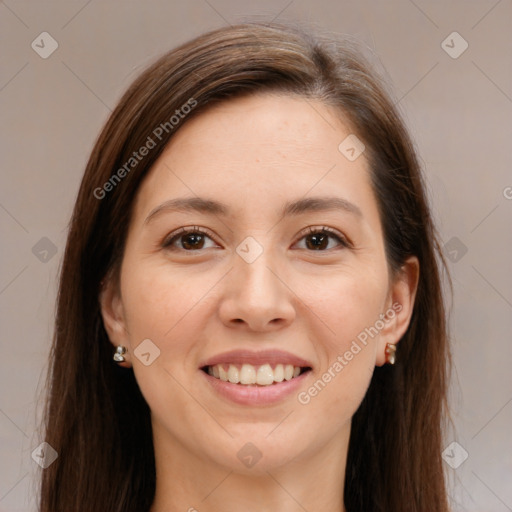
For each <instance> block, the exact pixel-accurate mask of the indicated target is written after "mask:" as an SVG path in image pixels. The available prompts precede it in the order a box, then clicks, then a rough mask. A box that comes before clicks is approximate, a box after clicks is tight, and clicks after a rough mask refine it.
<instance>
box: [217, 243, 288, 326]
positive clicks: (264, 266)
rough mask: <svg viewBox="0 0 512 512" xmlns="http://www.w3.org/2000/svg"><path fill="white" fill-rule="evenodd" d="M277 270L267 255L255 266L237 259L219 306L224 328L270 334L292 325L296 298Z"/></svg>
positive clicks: (260, 258) (264, 254) (255, 262)
mask: <svg viewBox="0 0 512 512" xmlns="http://www.w3.org/2000/svg"><path fill="white" fill-rule="evenodd" d="M272 263H274V264H272ZM275 267H276V265H275V261H272V258H271V257H270V254H268V253H267V251H264V252H263V254H261V255H260V256H259V257H258V259H257V260H256V261H254V262H252V263H247V262H246V261H245V260H243V259H242V258H240V257H239V256H238V255H235V263H234V268H233V270H232V271H231V272H229V274H228V275H227V276H226V277H227V281H226V282H225V290H224V292H225V293H224V297H223V300H222V302H221V304H220V306H219V315H220V318H221V320H222V322H223V323H224V324H225V325H227V326H228V327H230V328H238V329H240V330H244V329H245V330H249V331H260V332H271V331H275V330H278V329H282V328H283V327H285V326H287V325H290V324H291V323H292V322H293V320H294V318H295V315H296V311H295V307H294V304H293V302H294V297H295V295H294V293H293V291H292V290H291V289H290V288H289V287H288V286H287V284H286V280H285V276H284V275H280V274H282V272H281V273H280V272H279V271H278V270H276V268H275Z"/></svg>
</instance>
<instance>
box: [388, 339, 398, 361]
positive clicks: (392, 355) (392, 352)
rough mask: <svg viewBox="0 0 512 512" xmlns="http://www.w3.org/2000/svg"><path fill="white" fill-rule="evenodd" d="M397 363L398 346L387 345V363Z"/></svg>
mask: <svg viewBox="0 0 512 512" xmlns="http://www.w3.org/2000/svg"><path fill="white" fill-rule="evenodd" d="M395 362H396V345H394V344H393V343H386V363H388V364H395Z"/></svg>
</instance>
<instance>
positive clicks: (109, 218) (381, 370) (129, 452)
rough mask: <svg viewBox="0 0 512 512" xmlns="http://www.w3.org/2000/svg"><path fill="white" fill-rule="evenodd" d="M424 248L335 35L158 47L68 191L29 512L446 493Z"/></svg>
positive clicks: (428, 232)
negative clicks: (42, 456) (41, 466)
mask: <svg viewBox="0 0 512 512" xmlns="http://www.w3.org/2000/svg"><path fill="white" fill-rule="evenodd" d="M436 256H439V258H440V263H441V264H443V259H442V256H441V255H440V251H439V245H438V242H437V238H436V234H435V230H434V227H433V224H432V219H431V215H430V213H429V208H428V205H427V202H426V199H425V192H424V186H423V184H422V178H421V173H420V169H419V165H418V161H417V158H416V156H415V152H414V150H413V146H412V144H411V141H410V139H409V137H408V135H407V132H406V130H405V128H404V125H403V123H402V121H401V120H400V117H399V115H398V114H397V112H396V109H395V108H394V105H393V103H392V101H391V100H390V98H389V97H388V96H387V94H386V93H385V92H384V90H383V88H382V86H381V85H380V83H379V80H378V79H377V78H376V76H375V75H374V74H373V72H372V71H371V70H370V69H369V67H368V65H367V64H366V63H365V62H364V60H363V59H362V57H361V56H360V55H359V54H358V53H357V52H356V51H354V50H353V49H351V48H350V46H349V45H348V44H346V43H336V44H333V42H327V43H323V42H321V41H319V40H315V39H314V38H312V37H311V36H309V35H307V34H304V33H302V32H301V31H298V30H296V29H293V28H290V27H287V26H282V25H276V24H267V25H264V24H244V25H239V26H234V27H228V28H223V29H220V30H217V31H214V32H211V33H209V34H206V35H203V36H201V37H199V38H197V39H195V40H193V41H191V42H189V43H187V44H185V45H183V46H181V47H179V48H177V49H175V50H173V51H171V52H169V53H168V54H166V55H164V56H163V57H162V58H160V59H159V60H158V61H157V62H156V63H155V64H153V65H152V66H151V67H150V68H149V69H147V70H146V71H145V72H144V73H143V74H142V75H141V76H140V77H139V78H138V79H137V80H136V81H135V82H134V83H133V85H132V86H131V87H130V88H129V90H128V91H127V92H126V93H125V95H124V96H123V98H122V99H121V101H120V103H119V105H118V106H117V108H116V109H115V111H114V112H113V114H112V115H111V117H110V119H109V121H108V122H107V124H106V126H105V128H104V129H103V131H102V133H101V135H100V137H99V139H98V141H97V143H96V145H95V148H94V150H93V152H92V155H91V157H90V160H89V163H88V165H87V168H86V171H85V175H84V178H83V181H82V185H81V188H80V191H79V195H78V198H77V202H76V207H75V211H74V214H73V218H72V222H71V226H70V232H69V238H68V243H67V248H66V253H65V257H64V263H63V268H62V275H61V284H60V293H59V299H58V314H57V320H56V331H55V339H54V345H53V349H52V354H51V368H52V371H51V373H50V375H49V377H48V379H49V382H48V386H49V390H50V392H49V397H48V404H47V410H46V418H45V419H46V421H45V440H46V441H47V442H48V443H49V444H50V445H51V446H52V447H53V448H54V449H55V450H56V451H57V452H58V458H57V460H56V461H55V462H54V463H53V464H52V465H50V466H49V467H48V468H47V469H45V470H44V473H43V476H42V489H41V500H40V510H41V511H42V512H50V511H51V512H56V511H61V510H73V511H76V512H78V511H87V512H90V511H91V510H101V511H102V512H107V511H108V512H110V511H119V512H121V511H137V512H139V511H148V510H149V511H151V512H162V511H167V512H171V511H175V510H176V511H178V510H190V511H193V510H198V511H201V512H204V511H213V510H240V509H243V510H248V511H256V510H258V511H259V510H279V511H291V510H293V511H295V510H307V511H309V512H313V511H315V510H322V511H333V512H334V511H337V512H338V511H346V512H355V511H372V512H375V511H388V512H389V511H392V512H398V511H404V512H405V511H408V512H411V511H433V510H435V511H436V512H442V511H446V510H448V505H447V495H446V490H445V484H444V477H443V467H442V461H441V450H442V445H441V443H442V436H441V426H442V420H443V418H444V413H445V397H446V385H447V379H446V373H447V363H448V361H449V351H448V346H447V334H446V320H445V310H444V306H443V300H442V292H441V287H440V274H439V264H438V263H437V260H436Z"/></svg>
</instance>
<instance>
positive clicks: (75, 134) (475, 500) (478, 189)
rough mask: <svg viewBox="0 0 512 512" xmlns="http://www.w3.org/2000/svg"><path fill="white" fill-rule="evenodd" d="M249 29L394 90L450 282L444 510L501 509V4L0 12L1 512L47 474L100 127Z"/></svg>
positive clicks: (505, 273) (306, 2)
mask: <svg viewBox="0 0 512 512" xmlns="http://www.w3.org/2000/svg"><path fill="white" fill-rule="evenodd" d="M247 19H249V20H252V21H254V20H268V21H269V20H273V19H275V20H281V21H286V20H297V21H301V22H306V23H310V24H312V26H318V27H321V28H322V29H325V30H327V31H330V32H334V33H345V34H350V35H351V36H354V37H356V38H357V39H358V40H360V41H361V42H362V43H363V44H364V45H365V46H366V47H367V48H368V53H369V55H370V56H371V58H372V59H373V60H374V61H375V62H376V65H378V66H379V67H380V68H381V69H382V70H384V71H383V72H384V73H385V75H386V76H387V77H388V79H389V80H390V81H391V84H392V87H393V90H394V92H395V96H396V99H397V100H398V101H399V106H400V108H401V110H402V112H403V114H404V116H405V118H406V121H407V123H408V125H409V128H410V130H411V131H412V134H413V136H414V138H415V140H416V143H417V146H418V149H419V152H420V155H421V158H422V160H423V162H424V165H425V168H426V176H427V181H428V186H429V195H430V197H431V201H432V204H433V208H434V211H435V216H436V219H437V222H438V225H439V229H440V232H441V236H442V238H443V243H444V244H448V249H449V253H448V256H449V258H450V260H451V261H450V262H449V266H450V269H451V272H452V275H453V279H454V298H453V310H452V317H451V326H452V341H453V346H454V356H455V357H454V359H455V373H454V380H453V386H452V393H451V395H452V398H451V400H452V411H453V419H454V422H455V426H456V430H455V432H450V433H449V434H448V435H447V442H446V446H448V445H449V444H450V443H451V442H452V441H457V443H459V445H460V446H455V448H454V449H452V448H453V447H451V448H450V449H449V450H448V451H447V452H446V460H447V461H449V462H450V463H451V464H452V465H454V466H455V465H456V464H455V463H457V462H459V463H460V459H461V456H462V455H463V454H464V452H463V451H462V450H465V451H466V452H467V453H468V454H469V456H468V458H467V460H465V461H464V462H463V463H462V464H461V465H460V466H458V467H457V468H456V469H453V468H452V467H451V466H450V465H448V462H446V469H447V473H448V475H449V477H450V482H451V487H450V489H451V497H452V505H453V509H454V510H467V511H484V510H485V511H496V512H501V511H507V510H508V511H511V510H512V486H510V482H511V481H512V436H511V435H510V432H511V428H510V427H511V425H512V403H511V402H512V382H511V372H510V361H511V354H512V344H511V343H510V340H511V332H512V321H511V319H512V314H511V310H512V268H511V267H512V265H511V263H510V262H511V257H510V254H511V247H512V229H511V225H512V223H511V221H512V175H511V172H510V170H511V160H512V158H511V153H510V146H511V141H512V133H511V131H512V130H511V126H510V120H511V114H512V81H511V79H512V59H511V55H512V37H511V32H510V31H511V28H510V25H511V20H512V2H511V0H500V1H496V0H489V1H487V0H485V1H468V0H466V1H453V2H443V1H431V2H428V1H426V0H416V1H414V2H413V1H412V0H395V1H392V2H381V1H377V0H375V1H359V2H355V1H354V2H347V1H334V0H314V1H312V0H292V1H290V0H274V1H261V2H257V3H255V2H249V1H248V0H243V1H240V0H191V1H190V2H187V3H186V4H185V2H183V3H181V2H174V3H173V2H165V1H163V0H161V1H147V2H141V1H131V0H130V1H127V0H125V1H100V0H90V1H88V2H87V1H84V0H80V1H54V2H47V1H41V2H35V1H33V2H29V1H21V0H18V1H16V0H7V1H6V2H0V48H1V49H2V50H1V69H0V72H1V75H0V111H1V112H2V117H1V138H0V140H1V150H2V151H1V178H0V227H1V240H2V244H1V270H0V307H1V315H2V318H1V322H2V336H1V357H0V511H9V512H11V511H12V512H14V511H33V510H35V496H34V493H35V486H36V482H37V478H38V475H39V471H41V469H40V468H39V466H38V465H37V464H36V463H35V462H34V461H33V460H32V458H31V453H32V451H33V450H34V449H35V448H36V447H37V446H38V445H39V443H40V442H41V441H42V439H41V438H40V436H39V434H38V433H37V432H36V431H35V425H36V421H37V415H38V414H40V406H41V396H40V393H41V391H42V383H43V380H42V376H43V375H44V372H45V371H46V369H47V368H46V358H47V354H48V351H49V346H50V339H51V333H52V321H53V315H54V301H55V295H56V278H57V275H58V270H59V265H60V260H61V258H62V253H63V248H64V243H65V237H66V229H67V223H68V219H69V216H70V213H71V209H72V206H73V201H74V198H75V195H76V192H77V189H78V185H79V182H80V179H81V175H82V173H83V170H84V166H85V163H86V160H87V157H88V154H89V152H90V150H91V148H92V145H93V142H94V140H95V138H96V136H97V135H98V133H99V130H100V128H101V127H102V125H103V123H104V122H105V120H106V118H107V116H108V115H109V112H110V110H111V109H112V108H113V107H114V105H115V103H116V101H117V100H118V99H119V97H120V95H121V93H122V92H123V91H124V89H125V88H126V87H127V86H128V84H129V83H130V82H131V81H132V80H133V79H134V77H135V76H136V75H137V74H138V73H139V71H140V70H141V69H142V68H144V67H145V66H146V65H147V64H148V63H149V62H151V61H152V60H153V59H154V58H155V57H156V56H157V55H159V54H160V53H162V52H164V51H166V50H168V49H170V48H172V47H174V46H175V45H177V44H178V43H181V42H184V41H186V40H188V39H190V38H191V37H193V36H195V35H198V34H200V33H202V32H204V31H206V30H209V29H213V28H217V27H221V26H223V25H225V24H227V23H231V24H233V23H235V22H239V21H244V20H247ZM44 31H46V32H48V33H50V34H51V36H52V37H53V38H54V39H55V40H56V41H57V42H58V45H59V46H58V49H57V50H56V51H55V52H54V53H53V54H52V55H50V56H49V57H48V58H46V59H43V58H41V57H40V56H39V54H38V53H36V51H34V50H33V49H32V47H31V43H32V41H34V40H35V42H36V43H38V44H39V45H40V46H42V44H41V42H40V41H41V38H40V37H38V36H39V34H41V33H42V32H44ZM454 31H456V32H458V33H459V34H460V35H461V36H462V38H463V39H464V40H465V41H467V43H468V44H469V47H468V48H467V50H466V51H465V52H464V53H462V54H461V55H460V56H459V57H458V58H452V56H450V55H449V52H451V53H452V54H453V55H454V54H455V53H458V52H459V51H460V50H461V49H462V48H463V46H462V45H463V41H462V40H461V39H458V38H457V36H455V39H454V38H453V36H452V37H450V38H448V39H447V40H446V42H445V43H444V44H443V45H442V42H443V41H444V40H445V39H446V38H447V36H449V35H450V34H451V33H452V32H454ZM45 37H46V36H45ZM45 41H46V42H45V51H47V50H48V49H49V40H48V39H46V40H45ZM40 51H42V49H41V50H40ZM41 239H43V240H42V241H41ZM466 250H467V252H465V251H466ZM54 251H56V252H55V254H53V252H54ZM507 484H508V485H507Z"/></svg>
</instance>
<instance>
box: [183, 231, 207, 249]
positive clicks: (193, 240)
mask: <svg viewBox="0 0 512 512" xmlns="http://www.w3.org/2000/svg"><path fill="white" fill-rule="evenodd" d="M202 241H203V235H201V234H198V233H189V234H188V235H186V237H185V239H184V243H183V247H184V248H185V249H197V248H198V247H200V246H201V245H202V244H201V242H202Z"/></svg>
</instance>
